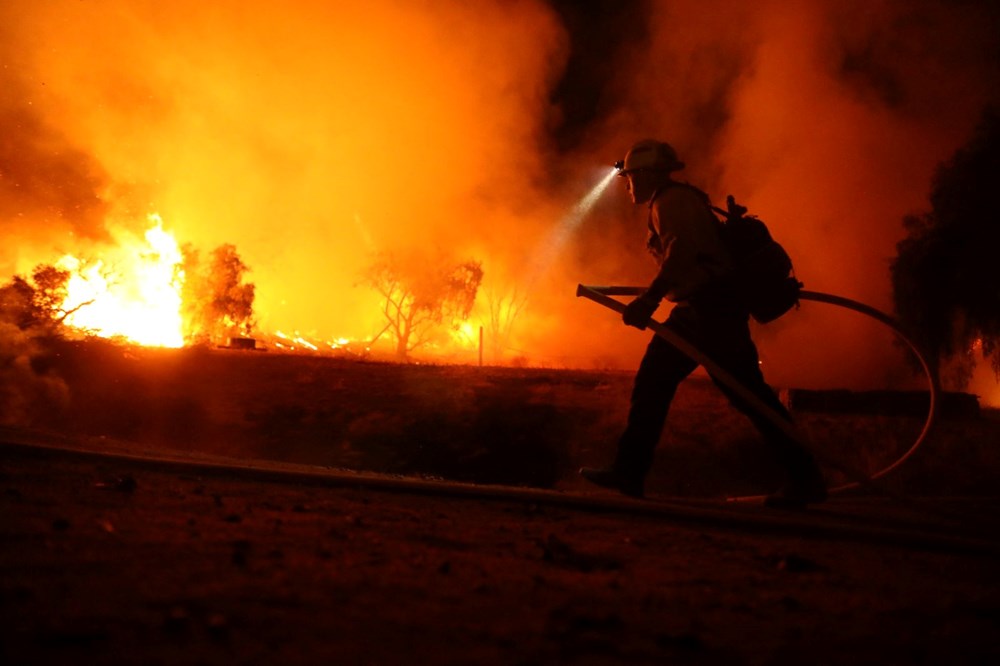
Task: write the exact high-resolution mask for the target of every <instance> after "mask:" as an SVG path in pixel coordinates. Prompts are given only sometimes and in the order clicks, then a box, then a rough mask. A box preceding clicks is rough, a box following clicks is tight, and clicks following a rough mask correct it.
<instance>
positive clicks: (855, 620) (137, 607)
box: [0, 446, 1000, 664]
mask: <svg viewBox="0 0 1000 666" xmlns="http://www.w3.org/2000/svg"><path fill="white" fill-rule="evenodd" d="M0 461H2V463H0V516H2V519H0V661H2V662H3V663H5V664H35V663H37V664H59V663H65V664H99V663H142V664H156V663H162V664H180V663H219V664H228V663H260V664H289V663H331V664H333V663H336V664H404V663H430V664H474V663H490V664H549V663H556V664H567V663H572V664H617V663H630V664H633V663H636V664H647V663H648V664H664V663H693V664H737V663H750V664H769V663H792V664H806V663H808V664H828V663H844V664H846V663H851V664H866V663H879V664H885V663H892V664H911V663H932V664H942V663H948V664H962V663H966V664H983V663H1000V662H998V659H1000V644H998V640H997V638H996V636H997V635H998V629H1000V587H998V585H997V581H998V575H997V571H996V558H995V557H991V556H986V555H977V554H970V553H960V552H950V551H948V550H947V549H945V550H934V549H931V548H921V547H916V548H914V547H904V546H900V545H891V544H889V543H884V544H880V543H878V541H877V540H875V541H874V542H873V541H872V540H870V539H869V540H866V541H863V542H862V541H858V540H851V539H825V538H808V539H807V538H799V537H796V536H794V534H788V533H785V534H776V533H760V532H758V531H755V530H753V529H740V528H738V527H737V528H731V529H723V528H721V527H710V526H707V525H700V524H698V523H696V522H695V523H691V522H688V523H684V522H677V521H670V520H665V519H657V518H651V517H641V516H634V515H628V514H622V513H613V512H605V513H600V512H595V511H584V510H578V509H572V508H565V507H553V506H548V505H539V504H532V503H526V502H504V501H486V500H478V499H456V498H448V497H440V496H429V495H424V494H413V493H394V492H387V491H374V490H370V489H365V488H344V487H335V486H334V487H331V486H329V485H323V484H308V483H281V482H266V481H260V480H253V479H252V478H248V477H246V476H245V475H239V474H235V473H226V472H211V473H209V472H185V471H182V470H178V469H171V468H167V467H159V466H156V465H147V464H143V463H138V462H122V461H113V460H99V459H92V458H88V457H85V456H77V455H74V454H66V453H59V452H41V451H33V450H30V449H24V448H20V447H9V446H0ZM837 502H841V503H842V504H841V506H842V507H846V508H850V509H851V510H852V511H854V512H856V513H857V512H858V511H860V512H861V513H860V515H861V516H862V519H863V517H864V513H865V512H866V511H868V512H870V513H871V515H872V516H873V517H874V516H877V515H879V514H882V515H883V517H884V514H885V513H886V511H887V505H886V501H885V500H880V501H875V500H859V499H855V500H837ZM890 504H891V502H890ZM945 506H947V509H948V510H949V511H951V512H952V514H951V515H952V516H953V517H954V516H955V515H958V516H962V517H964V519H965V520H967V521H968V522H970V523H975V522H977V521H981V522H980V523H979V524H980V525H981V527H982V530H983V532H984V534H987V535H988V534H991V533H995V529H994V528H995V527H996V523H995V521H994V522H993V523H992V524H991V523H990V522H988V521H987V519H986V517H987V516H990V515H993V516H995V515H996V512H995V509H996V506H997V504H996V502H995V501H990V500H983V499H980V500H976V501H975V502H970V503H965V504H955V503H951V504H949V503H947V502H945V501H944V500H938V501H937V502H935V503H933V504H928V505H927V507H928V508H927V510H928V511H934V510H937V508H941V507H945ZM957 508H962V509H963V511H962V512H960V513H958V514H955V513H954V511H955V510H956V509H957ZM888 510H890V511H897V512H898V511H900V508H899V507H898V506H896V507H894V508H893V507H888ZM908 510H909V511H912V510H914V509H913V507H910V508H909V509H908ZM911 518H912V516H911Z"/></svg>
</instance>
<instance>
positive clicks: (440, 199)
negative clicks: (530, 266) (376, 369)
mask: <svg viewBox="0 0 1000 666" xmlns="http://www.w3.org/2000/svg"><path fill="white" fill-rule="evenodd" d="M4 7H5V9H3V10H2V11H3V15H2V16H0V22H2V23H3V24H4V25H5V26H8V30H7V34H6V37H5V40H6V46H5V51H6V52H8V53H14V54H17V56H18V59H17V63H18V64H17V66H16V71H12V72H9V73H8V74H6V76H7V77H8V78H11V79H14V81H15V82H16V83H17V84H18V87H17V88H14V89H10V88H5V89H4V93H3V94H4V96H5V97H6V99H5V100H4V104H5V106H8V107H13V109H14V111H16V112H19V113H27V114H30V115H31V117H32V119H33V121H34V122H35V123H36V124H37V125H38V126H39V128H46V129H47V128H52V130H51V132H52V135H53V136H55V137H56V138H58V139H60V140H62V143H63V145H65V146H72V147H73V148H74V150H75V152H74V153H72V157H74V158H75V157H77V156H81V157H82V156H84V155H86V156H88V160H82V159H81V160H80V161H78V162H73V163H72V167H73V168H70V166H66V171H68V172H69V175H70V176H73V177H74V178H75V180H73V181H72V182H71V185H72V186H74V187H76V186H79V185H83V184H89V181H86V180H85V176H89V175H90V174H91V172H90V171H89V170H84V169H83V167H84V166H91V167H94V168H95V169H96V168H98V167H100V168H101V169H103V171H104V172H105V173H106V174H107V181H108V183H109V187H107V188H105V189H106V190H112V189H113V190H114V191H115V192H128V203H127V204H125V205H121V204H119V203H118V202H115V207H116V209H117V208H119V207H120V208H121V209H123V210H121V211H118V212H120V213H121V214H122V215H124V214H125V213H126V212H131V213H132V214H134V215H135V216H136V218H137V219H139V220H140V221H141V220H144V218H145V214H146V213H149V212H152V211H156V212H158V213H159V214H160V215H161V216H162V218H163V220H164V223H165V225H166V226H167V227H168V228H169V229H171V230H173V231H175V233H176V234H177V237H178V238H179V240H181V241H182V242H192V243H194V244H195V245H196V246H200V247H216V246H218V245H221V244H223V243H232V244H234V245H236V247H237V248H238V250H239V252H240V255H241V257H242V258H243V259H244V261H245V262H246V263H247V265H248V266H250V267H251V269H252V271H253V273H252V275H251V279H252V281H253V282H254V283H255V284H256V286H257V298H256V302H255V309H256V311H257V313H258V316H259V320H260V324H261V326H262V327H281V328H284V329H286V330H290V329H297V330H301V331H303V332H311V333H313V334H316V335H320V336H330V337H336V336H342V335H343V336H357V337H361V336H363V335H366V334H369V333H370V332H371V331H372V329H373V328H374V330H377V327H376V324H377V322H378V318H379V316H380V315H379V310H378V303H377V301H375V300H374V294H372V293H371V292H367V291H365V290H364V289H360V288H355V286H354V285H355V283H356V282H358V280H359V274H360V271H361V269H362V268H363V266H364V264H365V262H366V261H367V260H368V256H369V253H372V252H375V251H392V250H400V249H402V250H412V249H413V248H414V247H415V246H420V245H423V246H428V248H429V249H430V250H431V251H429V252H428V255H429V256H431V255H433V250H434V249H435V248H437V247H440V248H445V249H447V250H448V251H450V252H454V253H455V254H457V255H459V256H460V257H465V256H473V257H475V256H477V255H485V254H487V251H490V253H492V254H495V255H496V261H495V263H497V264H499V265H501V266H504V265H507V264H508V263H509V262H508V257H509V256H513V257H514V258H516V257H517V256H518V255H519V254H520V252H519V251H518V248H519V246H518V244H517V242H520V243H528V244H530V242H531V238H532V236H533V235H535V234H539V235H540V234H541V233H542V232H543V231H544V225H543V224H542V216H539V215H538V213H537V211H538V210H539V206H540V204H539V203H538V201H537V197H536V194H535V193H534V192H533V188H532V187H531V186H530V184H531V183H532V182H533V181H536V180H538V178H539V173H540V171H541V167H542V160H543V153H542V152H541V151H540V150H539V144H540V142H541V140H542V136H541V134H542V132H543V130H544V128H545V126H546V123H547V117H548V113H549V111H548V106H549V103H548V101H547V91H548V90H549V89H550V88H551V87H552V85H553V81H554V79H555V77H556V76H557V75H558V73H559V72H560V71H561V69H562V63H563V55H562V53H563V51H564V49H565V41H566V40H565V34H564V32H563V30H562V28H561V26H560V24H559V22H558V20H557V17H556V15H555V14H554V13H553V12H552V11H551V10H549V9H548V8H547V7H546V6H545V5H544V4H542V3H539V2H532V1H527V0H525V1H515V2H503V3H471V4H469V5H468V6H464V3H439V2H402V1H391V0H382V1H376V2H361V3H328V2H313V1H297V2H288V3H274V2H265V1H262V0H261V1H250V2H246V1H244V0H240V1H239V2H236V1H223V2H213V3H203V2H194V1H186V0H184V1H181V2H171V3H157V2H140V1H135V0H120V1H110V2H102V3H100V4H93V3H79V2H74V1H68V0H67V1H56V2H45V3H38V2H32V1H30V0H23V1H22V0H15V1H14V2H8V3H4ZM12 90H14V91H17V90H19V91H20V92H11V91H12ZM29 129H30V128H29ZM22 131H23V130H20V129H18V128H16V127H15V128H14V130H13V132H12V133H14V134H18V133H19V132H22ZM40 131H41V129H40V130H39V132H40ZM7 133H8V134H10V133H11V131H10V129H8V130H7ZM39 140H40V139H38V138H36V137H28V138H18V139H17V141H19V142H29V141H31V142H34V143H38V142H39ZM57 147H58V146H57ZM60 149H61V148H60ZM37 150H38V151H42V150H43V149H37ZM67 151H68V148H67ZM15 152H16V151H15ZM52 154H53V153H51V152H49V153H46V156H47V157H49V158H51V157H52ZM63 155H64V159H63V162H67V163H68V162H69V160H70V158H71V155H70V153H69V152H65V153H63ZM36 164H37V162H36ZM56 166H61V163H60V164H57V165H56ZM29 167H30V168H33V169H34V170H33V172H32V173H33V175H35V176H39V177H40V178H41V177H42V176H44V180H45V181H46V182H50V183H51V182H53V181H55V182H62V181H63V180H64V179H63V178H61V174H58V173H51V170H49V171H48V172H43V171H40V170H39V169H38V168H35V167H31V166H30V165H29ZM74 169H75V170H74ZM4 177H5V180H6V179H7V178H8V175H7V174H6V172H5V174H4ZM9 177H10V179H11V180H12V181H14V184H13V185H11V187H23V185H21V184H20V183H19V182H18V181H19V179H18V178H17V173H12V174H11V175H10V176H9ZM93 185H94V187H93V189H98V188H97V187H96V186H97V185H98V183H94V184H93ZM60 187H69V185H65V186H63V185H61V186H60ZM8 189H9V188H8ZM140 193H141V194H140ZM36 195H37V196H36ZM46 195H48V192H44V191H41V192H32V193H28V195H26V196H27V197H28V198H31V199H32V200H31V201H30V202H28V203H25V198H26V197H21V198H17V199H13V200H12V201H8V203H6V204H5V206H4V208H3V209H2V211H3V212H4V217H5V220H4V222H3V224H4V229H5V230H6V229H7V228H11V227H17V228H20V226H21V225H22V222H21V221H20V217H19V214H20V211H21V209H22V208H35V209H38V208H41V207H43V206H46V207H47V206H49V205H50V204H49V203H48V199H46V198H45V196H46ZM105 195H106V196H113V195H112V192H110V191H108V192H106V193H105ZM547 205H549V204H541V207H542V208H544V207H545V206H547ZM553 208H556V207H555V206H553ZM62 215H63V216H64V217H66V218H73V215H72V214H71V213H70V212H69V211H62ZM76 224H83V222H76ZM512 226H513V227H517V228H518V229H519V231H518V232H517V233H516V234H512V232H511V228H512ZM30 232H31V233H32V234H36V233H37V234H40V235H46V236H48V237H49V238H52V237H54V236H57V235H58V231H57V230H56V229H55V228H54V227H53V226H52V225H51V224H50V223H49V221H48V220H46V219H41V218H39V220H38V221H37V222H35V223H34V224H33V225H32V228H31V231H30ZM512 236H514V237H516V238H517V239H518V241H517V242H512V241H511V238H512ZM3 252H5V253H7V251H6V250H4V251H3ZM5 258H6V259H7V261H8V262H9V261H10V258H9V257H5ZM25 260H27V259H25ZM18 268H19V269H20V270H22V271H23V270H26V268H25V267H24V266H23V265H21V266H19V267H18Z"/></svg>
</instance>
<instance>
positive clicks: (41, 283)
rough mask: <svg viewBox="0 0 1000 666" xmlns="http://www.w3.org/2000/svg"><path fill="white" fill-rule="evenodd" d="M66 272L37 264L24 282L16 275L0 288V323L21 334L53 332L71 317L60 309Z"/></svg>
mask: <svg viewBox="0 0 1000 666" xmlns="http://www.w3.org/2000/svg"><path fill="white" fill-rule="evenodd" d="M68 282H69V271H66V270H63V269H61V268H56V267H55V266H52V265H51V264H39V265H38V266H36V267H35V269H34V270H33V271H32V272H31V278H30V279H26V278H24V277H21V276H20V275H15V276H14V277H13V278H12V279H11V281H10V282H9V283H8V284H5V285H2V286H0V321H4V322H7V323H9V324H13V325H15V326H17V327H18V328H19V329H21V330H27V329H29V328H34V329H41V328H45V329H46V330H47V331H48V332H56V330H57V329H58V326H59V324H61V323H62V321H63V320H64V319H65V318H66V317H67V316H68V315H69V314H70V312H67V311H65V310H63V309H62V304H63V301H65V300H66V293H67V292H66V285H67V283H68Z"/></svg>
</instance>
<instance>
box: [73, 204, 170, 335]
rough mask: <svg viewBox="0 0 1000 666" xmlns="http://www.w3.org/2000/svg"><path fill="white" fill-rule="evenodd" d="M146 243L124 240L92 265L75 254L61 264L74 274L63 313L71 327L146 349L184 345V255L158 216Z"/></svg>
mask: <svg viewBox="0 0 1000 666" xmlns="http://www.w3.org/2000/svg"><path fill="white" fill-rule="evenodd" d="M149 221H150V223H151V224H152V226H151V227H150V228H149V229H148V230H147V231H146V233H145V236H144V239H138V238H136V239H134V240H133V241H132V242H129V241H128V240H123V242H122V243H120V245H119V246H118V247H117V248H115V249H113V250H111V251H110V253H109V254H106V255H105V256H103V257H101V258H99V259H97V260H94V261H90V262H85V261H83V260H81V259H79V258H77V257H74V256H72V255H67V256H65V257H63V258H62V259H61V260H60V261H59V262H58V266H59V267H60V268H63V269H65V270H68V271H70V279H69V283H68V285H67V291H68V295H67V297H66V299H65V301H63V304H62V309H63V310H64V311H67V312H71V314H70V315H69V316H68V317H66V320H65V323H66V324H67V325H69V326H72V327H74V328H78V329H83V330H86V331H87V332H88V333H91V334H93V335H97V336H100V337H105V338H112V337H120V338H124V339H126V340H129V341H131V342H135V343H138V344H142V345H150V346H158V347H180V346H182V345H183V344H184V336H183V334H182V333H181V331H182V326H181V286H182V285H183V281H184V275H183V272H182V271H181V261H182V254H181V251H180V248H179V247H178V245H177V241H176V240H175V239H174V237H173V236H172V235H171V234H170V233H169V232H167V231H165V230H164V229H163V220H162V219H160V216H159V215H157V214H155V213H154V214H152V215H150V216H149Z"/></svg>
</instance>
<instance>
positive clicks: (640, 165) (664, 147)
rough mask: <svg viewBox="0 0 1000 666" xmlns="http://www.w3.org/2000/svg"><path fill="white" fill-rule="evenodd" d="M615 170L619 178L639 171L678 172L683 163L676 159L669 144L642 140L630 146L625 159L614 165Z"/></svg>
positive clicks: (675, 154) (675, 153)
mask: <svg viewBox="0 0 1000 666" xmlns="http://www.w3.org/2000/svg"><path fill="white" fill-rule="evenodd" d="M615 168H616V169H618V175H619V176H624V175H625V174H627V173H628V172H629V171H637V170H639V169H651V170H654V171H678V170H680V169H683V168H684V162H681V161H680V160H678V159H677V151H675V150H674V149H673V147H672V146H671V145H670V144H669V143H664V142H663V141H657V140H655V139H644V140H642V141H640V142H639V143H637V144H635V145H634V146H632V148H630V149H629V151H628V152H627V153H625V159H623V160H621V161H619V162H616V163H615Z"/></svg>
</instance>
